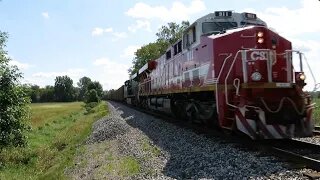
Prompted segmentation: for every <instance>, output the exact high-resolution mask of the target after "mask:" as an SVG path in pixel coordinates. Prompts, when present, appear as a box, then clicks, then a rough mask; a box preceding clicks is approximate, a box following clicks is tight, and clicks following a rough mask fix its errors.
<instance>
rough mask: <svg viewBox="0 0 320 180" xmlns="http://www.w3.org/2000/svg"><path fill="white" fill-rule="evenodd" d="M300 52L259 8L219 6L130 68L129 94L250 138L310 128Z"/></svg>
mask: <svg viewBox="0 0 320 180" xmlns="http://www.w3.org/2000/svg"><path fill="white" fill-rule="evenodd" d="M295 55H297V58H295ZM301 57H302V53H301V52H298V51H294V50H292V45H291V42H290V41H289V40H287V39H285V38H284V37H282V36H281V35H279V34H277V33H276V32H274V31H273V30H271V29H269V28H268V27H267V25H266V23H265V22H264V21H262V20H261V19H259V18H258V17H257V15H256V14H252V13H246V12H244V13H237V12H233V11H217V12H214V13H210V14H208V15H206V16H203V17H201V18H199V19H198V20H196V21H195V22H194V23H193V24H191V25H190V26H189V27H188V28H187V29H186V30H185V32H184V33H183V37H182V38H181V39H180V40H178V41H177V42H176V43H174V44H172V45H171V46H170V47H169V48H168V49H167V51H166V53H165V54H163V55H162V56H161V57H160V58H158V59H156V60H151V61H150V62H148V63H147V64H146V65H145V66H143V67H142V68H141V69H140V70H139V71H138V72H137V73H136V74H134V75H133V76H131V77H130V79H129V80H128V81H126V83H125V89H128V90H129V91H128V92H129V95H128V96H126V97H125V100H126V101H127V102H128V103H130V104H136V105H139V106H142V107H145V108H148V109H153V110H157V111H162V112H166V113H171V114H174V115H176V116H177V117H179V118H182V119H188V120H191V121H196V122H201V123H206V124H216V125H218V126H220V127H221V128H225V129H229V130H234V131H240V132H242V133H244V134H246V135H248V136H250V137H251V138H252V139H261V138H262V139H282V138H292V137H306V136H311V135H312V129H313V126H314V123H313V120H312V110H313V108H314V105H313V104H312V103H311V99H310V95H309V94H307V93H305V92H304V91H303V90H302V89H303V87H304V86H305V74H304V71H303V67H302V58H301ZM295 60H297V61H298V64H300V67H298V68H296V67H294V64H295V63H293V61H295Z"/></svg>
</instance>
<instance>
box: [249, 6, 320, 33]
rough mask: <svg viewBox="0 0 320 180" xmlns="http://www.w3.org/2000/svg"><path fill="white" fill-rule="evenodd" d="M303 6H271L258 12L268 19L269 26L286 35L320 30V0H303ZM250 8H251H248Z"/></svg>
mask: <svg viewBox="0 0 320 180" xmlns="http://www.w3.org/2000/svg"><path fill="white" fill-rule="evenodd" d="M301 5H302V6H301V7H299V8H297V9H288V8H287V7H276V8H274V7H271V8H267V9H266V10H265V11H263V12H257V11H254V10H253V9H250V11H251V12H252V11H254V12H256V13H257V14H258V17H260V18H261V19H262V20H264V21H266V22H267V24H268V26H269V27H272V28H274V29H275V30H276V31H277V32H279V33H280V34H284V35H286V37H292V36H296V35H301V34H303V33H314V32H319V31H320V23H317V22H316V21H315V19H314V18H315V17H320V11H319V6H320V3H319V1H310V0H302V1H301ZM246 10H249V9H246Z"/></svg>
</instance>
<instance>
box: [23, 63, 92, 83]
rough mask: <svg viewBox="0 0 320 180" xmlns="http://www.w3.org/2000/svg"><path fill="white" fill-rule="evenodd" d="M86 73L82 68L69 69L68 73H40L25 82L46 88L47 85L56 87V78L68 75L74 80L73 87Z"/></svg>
mask: <svg viewBox="0 0 320 180" xmlns="http://www.w3.org/2000/svg"><path fill="white" fill-rule="evenodd" d="M85 72H86V70H85V69H81V68H73V69H67V70H66V71H52V72H38V73H34V74H32V75H31V77H28V78H26V79H25V82H26V83H31V84H37V85H39V86H41V87H44V86H46V85H54V79H55V77H56V76H64V75H67V76H69V77H70V78H71V79H72V80H73V85H74V86H76V83H77V82H78V81H79V79H80V78H81V77H82V76H84V73H85Z"/></svg>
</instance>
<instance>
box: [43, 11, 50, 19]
mask: <svg viewBox="0 0 320 180" xmlns="http://www.w3.org/2000/svg"><path fill="white" fill-rule="evenodd" d="M41 15H42V17H44V18H45V19H49V18H50V16H49V13H48V12H42V13H41Z"/></svg>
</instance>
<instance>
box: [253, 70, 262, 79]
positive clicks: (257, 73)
mask: <svg viewBox="0 0 320 180" xmlns="http://www.w3.org/2000/svg"><path fill="white" fill-rule="evenodd" d="M261 78H262V76H261V74H260V73H259V72H254V73H252V74H251V79H252V81H260V80H261Z"/></svg>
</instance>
